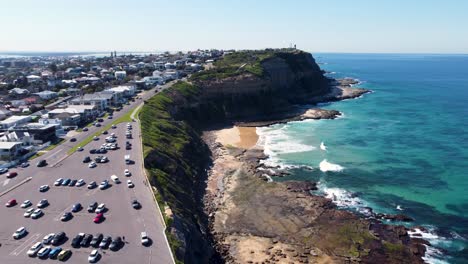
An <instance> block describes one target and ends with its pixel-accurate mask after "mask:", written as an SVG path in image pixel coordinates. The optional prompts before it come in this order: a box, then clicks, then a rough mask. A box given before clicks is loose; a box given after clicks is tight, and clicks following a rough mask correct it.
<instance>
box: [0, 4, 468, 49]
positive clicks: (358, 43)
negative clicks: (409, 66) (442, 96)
mask: <svg viewBox="0 0 468 264" xmlns="http://www.w3.org/2000/svg"><path fill="white" fill-rule="evenodd" d="M78 3H79V4H78ZM78 3H76V2H73V3H70V2H66V1H61V0H47V1H34V0H22V1H6V0H0V7H1V10H2V15H1V16H0V23H1V25H2V27H0V35H1V36H2V41H0V52H11V51H23V52H32V51H41V52H110V51H114V50H116V51H118V52H155V51H179V50H180V51H186V50H196V49H212V48H215V49H261V48H280V47H288V46H289V45H290V44H291V43H293V44H296V45H297V47H298V48H299V49H302V50H307V51H311V52H349V53H464V54H467V53H468V34H467V33H468V32H467V29H466V25H468V17H467V16H466V14H465V12H466V10H468V2H464V1H455V0H447V1H437V0H429V1H416V0H415V1H403V0H395V1H378V2H376V1H371V0H358V1H352V2H351V1H340V0H331V1H305V0H304V1H301V0H295V1H288V2H284V1H278V0H270V1H265V0H259V1H245V0H241V1H237V2H236V3H235V4H233V3H224V2H221V1H208V0H200V1H183V0H175V1H160V0H156V1H151V0H133V1H122V0H116V1H110V0H102V1H90V0H82V1H80V2H78Z"/></svg>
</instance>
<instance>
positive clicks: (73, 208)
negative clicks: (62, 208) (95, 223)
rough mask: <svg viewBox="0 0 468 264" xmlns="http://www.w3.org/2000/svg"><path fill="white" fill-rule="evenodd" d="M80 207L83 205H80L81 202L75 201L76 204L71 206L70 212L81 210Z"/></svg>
mask: <svg viewBox="0 0 468 264" xmlns="http://www.w3.org/2000/svg"><path fill="white" fill-rule="evenodd" d="M81 208H83V207H82V206H81V204H80V203H76V204H74V205H73V207H72V212H74V213H76V212H79V211H80V210H81Z"/></svg>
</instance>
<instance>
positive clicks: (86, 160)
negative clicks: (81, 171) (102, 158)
mask: <svg viewBox="0 0 468 264" xmlns="http://www.w3.org/2000/svg"><path fill="white" fill-rule="evenodd" d="M90 161H91V158H90V157H89V156H86V157H85V158H84V159H83V163H88V162H90Z"/></svg>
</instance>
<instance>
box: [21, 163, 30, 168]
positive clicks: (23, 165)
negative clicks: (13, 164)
mask: <svg viewBox="0 0 468 264" xmlns="http://www.w3.org/2000/svg"><path fill="white" fill-rule="evenodd" d="M20 167H21V168H27V167H29V163H28V162H23V163H21V165H20Z"/></svg>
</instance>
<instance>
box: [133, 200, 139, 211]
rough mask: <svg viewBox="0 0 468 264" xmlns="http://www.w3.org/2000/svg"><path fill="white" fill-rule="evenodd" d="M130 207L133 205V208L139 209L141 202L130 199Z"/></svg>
mask: <svg viewBox="0 0 468 264" xmlns="http://www.w3.org/2000/svg"><path fill="white" fill-rule="evenodd" d="M132 207H133V209H140V208H141V204H140V202H138V201H137V200H133V201H132Z"/></svg>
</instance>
